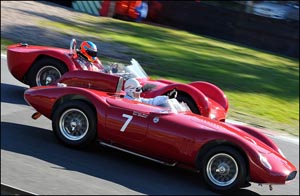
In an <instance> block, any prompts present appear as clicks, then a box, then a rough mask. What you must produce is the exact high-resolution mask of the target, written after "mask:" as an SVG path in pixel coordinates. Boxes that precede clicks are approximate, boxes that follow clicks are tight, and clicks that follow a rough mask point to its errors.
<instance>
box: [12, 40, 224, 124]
mask: <svg viewBox="0 0 300 196" xmlns="http://www.w3.org/2000/svg"><path fill="white" fill-rule="evenodd" d="M76 53H77V49H76V40H75V39H73V40H72V41H71V43H70V49H63V48H53V47H46V46H33V45H28V44H22V43H20V44H13V45H10V46H8V48H7V64H8V68H9V71H10V73H11V74H12V75H13V76H14V77H15V78H16V79H17V80H19V81H21V82H23V83H25V84H28V85H30V86H31V87H33V86H43V85H51V84H55V82H56V81H57V79H59V78H60V77H61V76H62V75H63V74H64V73H66V72H69V71H75V70H82V68H81V66H80V65H79V64H78V63H77V61H76V58H77V54H76ZM105 67H106V69H105V70H106V72H109V73H111V74H114V75H118V76H122V77H123V78H124V79H125V80H126V79H129V78H132V77H134V78H136V79H137V80H139V81H140V83H141V84H142V85H143V86H144V87H143V94H142V96H144V97H154V96H157V95H163V94H167V93H168V92H170V91H171V90H172V89H174V88H176V89H177V91H178V96H177V99H178V101H179V102H182V101H183V102H185V103H186V104H187V105H188V106H189V108H190V109H191V110H192V112H194V113H196V114H201V115H203V116H206V117H209V118H211V119H216V120H219V121H225V118H226V113H227V111H228V100H227V98H226V96H225V94H224V93H223V91H222V90H221V89H219V88H218V87H217V86H215V85H213V84H211V83H208V82H204V81H195V82H192V83H190V84H183V83H178V82H174V81H170V80H164V79H161V80H153V79H151V78H150V77H149V76H148V75H147V74H146V72H145V71H144V70H143V68H142V67H141V66H140V64H139V63H138V62H137V61H136V60H134V59H132V60H131V62H130V64H128V65H126V64H122V63H111V64H109V65H105Z"/></svg>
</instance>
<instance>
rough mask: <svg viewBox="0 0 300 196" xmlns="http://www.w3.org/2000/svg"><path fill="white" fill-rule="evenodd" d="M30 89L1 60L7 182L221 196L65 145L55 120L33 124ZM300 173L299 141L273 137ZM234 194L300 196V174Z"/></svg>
mask: <svg viewBox="0 0 300 196" xmlns="http://www.w3.org/2000/svg"><path fill="white" fill-rule="evenodd" d="M26 88H28V86H26V85H24V84H22V83H20V82H18V81H17V80H16V79H14V78H13V77H12V75H11V74H10V73H9V71H8V69H7V65H6V57H5V56H4V55H1V183H4V184H6V185H9V186H12V187H15V188H19V189H21V190H22V191H28V192H30V193H31V194H36V195H41V194H42V195H54V194H59V195H74V194H76V195H89V194H97V195H102V194H105V195H156V194H159V195H216V194H215V193H213V192H211V191H209V190H208V189H207V187H206V186H205V185H204V183H203V182H202V181H200V180H199V178H198V175H197V174H196V173H193V172H190V171H188V170H185V169H181V168H177V167H167V166H163V165H160V164H158V163H154V162H151V161H148V160H144V159H142V158H139V157H135V156H133V155H128V154H126V153H123V152H119V151H116V150H112V149H108V148H103V147H100V146H98V145H94V146H92V147H91V148H90V149H87V150H84V151H82V150H81V151H80V150H74V149H70V148H66V147H64V146H62V145H61V144H60V143H59V142H58V141H57V140H56V139H55V137H54V136H53V134H52V131H51V121H50V120H48V119H46V118H45V117H43V116H42V117H40V118H39V119H37V120H33V119H32V118H31V115H32V114H33V112H34V110H33V109H32V108H31V107H30V106H28V105H27V103H26V102H25V101H24V99H23V92H24V90H25V89H26ZM266 134H268V136H270V137H271V138H272V139H273V140H274V141H275V142H276V143H277V144H278V145H279V147H280V148H281V150H282V151H283V153H284V154H285V155H286V157H287V158H288V159H289V160H290V161H291V162H292V163H293V164H295V165H296V167H297V169H298V171H299V138H292V137H290V136H287V135H278V134H276V133H272V132H267V133H266ZM234 195H299V173H298V174H297V177H296V180H294V181H292V182H291V183H289V184H287V185H273V190H272V191H270V190H269V187H268V186H267V185H263V186H259V185H257V184H255V183H252V185H251V186H250V187H247V188H244V189H241V190H239V191H237V192H236V193H234Z"/></svg>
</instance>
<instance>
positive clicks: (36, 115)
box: [31, 112, 42, 120]
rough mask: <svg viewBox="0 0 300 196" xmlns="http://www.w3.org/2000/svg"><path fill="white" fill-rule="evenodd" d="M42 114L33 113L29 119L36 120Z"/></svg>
mask: <svg viewBox="0 0 300 196" xmlns="http://www.w3.org/2000/svg"><path fill="white" fill-rule="evenodd" d="M41 115H42V114H41V113H39V112H35V113H34V114H32V116H31V118H33V119H34V120H36V119H38V118H39V117H40V116H41Z"/></svg>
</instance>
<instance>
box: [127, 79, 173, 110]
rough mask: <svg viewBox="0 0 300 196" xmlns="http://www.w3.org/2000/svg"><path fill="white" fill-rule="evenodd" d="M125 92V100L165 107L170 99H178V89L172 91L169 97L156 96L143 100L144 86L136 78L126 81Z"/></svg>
mask: <svg viewBox="0 0 300 196" xmlns="http://www.w3.org/2000/svg"><path fill="white" fill-rule="evenodd" d="M124 90H125V92H126V95H125V97H124V98H127V99H130V100H135V101H140V102H143V103H147V104H151V105H156V106H159V105H163V104H165V103H166V101H167V100H168V99H172V98H176V97H177V91H176V89H174V90H172V91H171V92H170V93H169V94H168V96H167V95H160V96H156V97H154V98H142V97H141V96H140V95H141V92H142V86H141V84H140V83H139V81H138V80H137V79H135V78H130V79H128V80H126V82H125V84H124Z"/></svg>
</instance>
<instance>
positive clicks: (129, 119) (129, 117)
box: [120, 114, 133, 132]
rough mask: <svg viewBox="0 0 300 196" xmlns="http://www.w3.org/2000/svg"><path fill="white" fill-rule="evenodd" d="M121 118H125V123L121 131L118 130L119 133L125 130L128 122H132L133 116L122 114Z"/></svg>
mask: <svg viewBox="0 0 300 196" xmlns="http://www.w3.org/2000/svg"><path fill="white" fill-rule="evenodd" d="M122 117H125V118H127V120H126V122H125V123H124V125H123V126H122V128H121V130H120V131H121V132H124V131H125V129H126V128H127V126H128V124H129V123H130V121H131V120H132V118H133V116H130V115H128V114H123V115H122Z"/></svg>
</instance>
